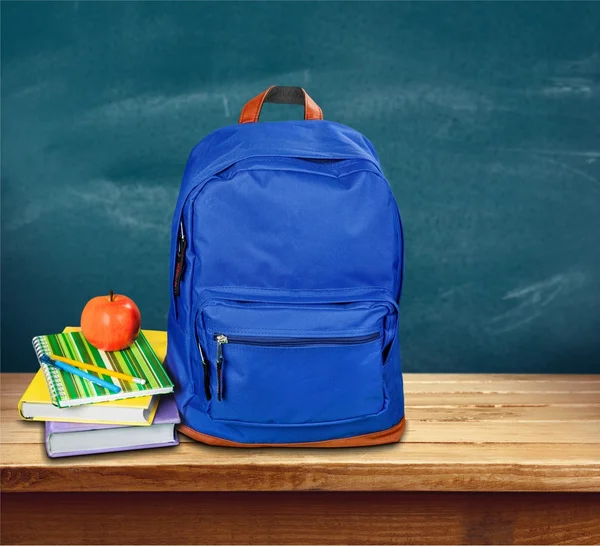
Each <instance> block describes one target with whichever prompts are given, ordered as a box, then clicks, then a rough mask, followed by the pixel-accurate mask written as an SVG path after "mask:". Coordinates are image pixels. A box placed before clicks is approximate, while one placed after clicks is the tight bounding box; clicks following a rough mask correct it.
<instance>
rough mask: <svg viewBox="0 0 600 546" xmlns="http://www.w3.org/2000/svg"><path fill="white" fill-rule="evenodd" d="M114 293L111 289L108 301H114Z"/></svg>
mask: <svg viewBox="0 0 600 546" xmlns="http://www.w3.org/2000/svg"><path fill="white" fill-rule="evenodd" d="M114 295H115V293H114V292H113V291H112V290H111V291H110V295H109V297H108V301H113V300H114Z"/></svg>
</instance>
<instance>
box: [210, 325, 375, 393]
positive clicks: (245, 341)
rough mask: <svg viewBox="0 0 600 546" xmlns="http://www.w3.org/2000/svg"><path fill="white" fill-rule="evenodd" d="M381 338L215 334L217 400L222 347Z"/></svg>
mask: <svg viewBox="0 0 600 546" xmlns="http://www.w3.org/2000/svg"><path fill="white" fill-rule="evenodd" d="M380 337H381V334H380V333H379V332H374V333H372V334H368V335H363V336H351V337H255V336H235V335H234V336H226V335H225V334H215V335H214V340H215V341H216V342H217V400H219V402H221V401H222V399H223V364H224V357H223V345H227V344H229V343H233V344H237V345H251V346H254V347H311V346H319V345H360V344H361V343H370V342H372V341H376V340H378V339H379V338H380Z"/></svg>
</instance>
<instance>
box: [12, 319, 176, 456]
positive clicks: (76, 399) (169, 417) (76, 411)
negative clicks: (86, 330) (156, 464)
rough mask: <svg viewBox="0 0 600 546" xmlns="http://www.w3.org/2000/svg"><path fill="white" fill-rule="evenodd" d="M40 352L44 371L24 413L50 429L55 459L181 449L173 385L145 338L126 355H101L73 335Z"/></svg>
mask: <svg viewBox="0 0 600 546" xmlns="http://www.w3.org/2000/svg"><path fill="white" fill-rule="evenodd" d="M33 346H34V349H35V352H36V356H37V358H38V360H39V362H40V370H39V371H38V372H37V374H36V375H35V377H34V378H33V381H32V382H31V384H30V385H29V387H28V388H27V390H26V391H25V393H24V394H23V397H22V398H21V400H20V401H19V408H18V409H19V413H20V414H21V417H23V418H24V419H27V420H32V421H45V422H46V423H45V426H46V451H47V453H48V455H49V456H50V457H66V456H72V455H85V454H92V453H106V452H111V451H125V450H131V449H145V448H151V447H164V446H173V445H177V444H178V443H179V441H178V439H177V433H176V431H175V426H176V424H177V423H179V414H178V412H177V407H176V405H175V400H174V399H173V395H172V394H171V393H172V392H173V382H172V381H171V379H170V378H169V376H168V374H167V372H166V371H165V369H164V367H163V365H162V363H161V359H160V358H159V357H158V356H157V354H156V352H155V351H154V349H153V348H152V345H151V344H150V342H149V341H148V339H147V337H146V335H145V333H144V332H143V331H142V332H140V334H139V336H138V338H137V339H136V340H135V342H134V343H133V344H132V345H131V346H130V347H129V348H127V349H124V350H122V351H114V352H105V351H100V350H98V349H96V348H95V347H93V346H92V345H90V344H89V343H88V342H87V340H86V339H85V337H84V336H83V334H82V333H81V332H80V331H77V330H75V329H73V328H70V329H69V328H67V329H65V331H64V332H63V333H61V334H53V335H46V336H38V337H35V338H34V339H33ZM74 368H75V369H74ZM67 370H68V371H67Z"/></svg>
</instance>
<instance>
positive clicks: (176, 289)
mask: <svg viewBox="0 0 600 546" xmlns="http://www.w3.org/2000/svg"><path fill="white" fill-rule="evenodd" d="M186 249H187V239H186V238H185V229H184V227H183V220H182V221H181V222H180V223H179V234H178V235H177V253H176V255H175V275H174V276H173V293H174V294H175V296H176V297H179V293H180V291H181V280H182V279H183V273H184V271H185V251H186Z"/></svg>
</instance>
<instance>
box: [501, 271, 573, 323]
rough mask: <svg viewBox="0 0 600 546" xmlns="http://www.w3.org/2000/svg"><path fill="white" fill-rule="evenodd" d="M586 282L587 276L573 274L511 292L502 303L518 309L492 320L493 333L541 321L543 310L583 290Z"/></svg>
mask: <svg viewBox="0 0 600 546" xmlns="http://www.w3.org/2000/svg"><path fill="white" fill-rule="evenodd" d="M584 282H585V275H584V274H583V273H581V272H578V271H574V272H567V273H561V274H559V275H554V276H553V277H550V278H549V279H545V280H543V281H539V282H535V283H532V284H529V285H527V286H522V287H517V288H514V289H512V290H509V291H508V292H507V293H506V294H505V295H504V297H503V298H502V299H503V300H512V301H515V302H516V303H517V306H516V307H514V308H513V309H510V310H509V311H506V312H505V313H502V314H500V315H497V316H495V317H493V318H492V320H491V324H490V327H489V330H490V331H491V332H492V333H504V332H509V331H511V330H515V329H517V328H520V327H521V326H524V325H525V324H528V323H529V322H531V321H533V320H535V319H536V318H538V317H540V316H541V315H542V314H543V313H544V308H545V307H547V306H548V305H550V304H551V303H552V302H553V301H554V300H555V299H556V298H557V296H558V295H559V294H563V295H566V294H569V293H571V292H572V291H573V290H575V289H577V288H579V287H581V286H582V285H583V283H584Z"/></svg>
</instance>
